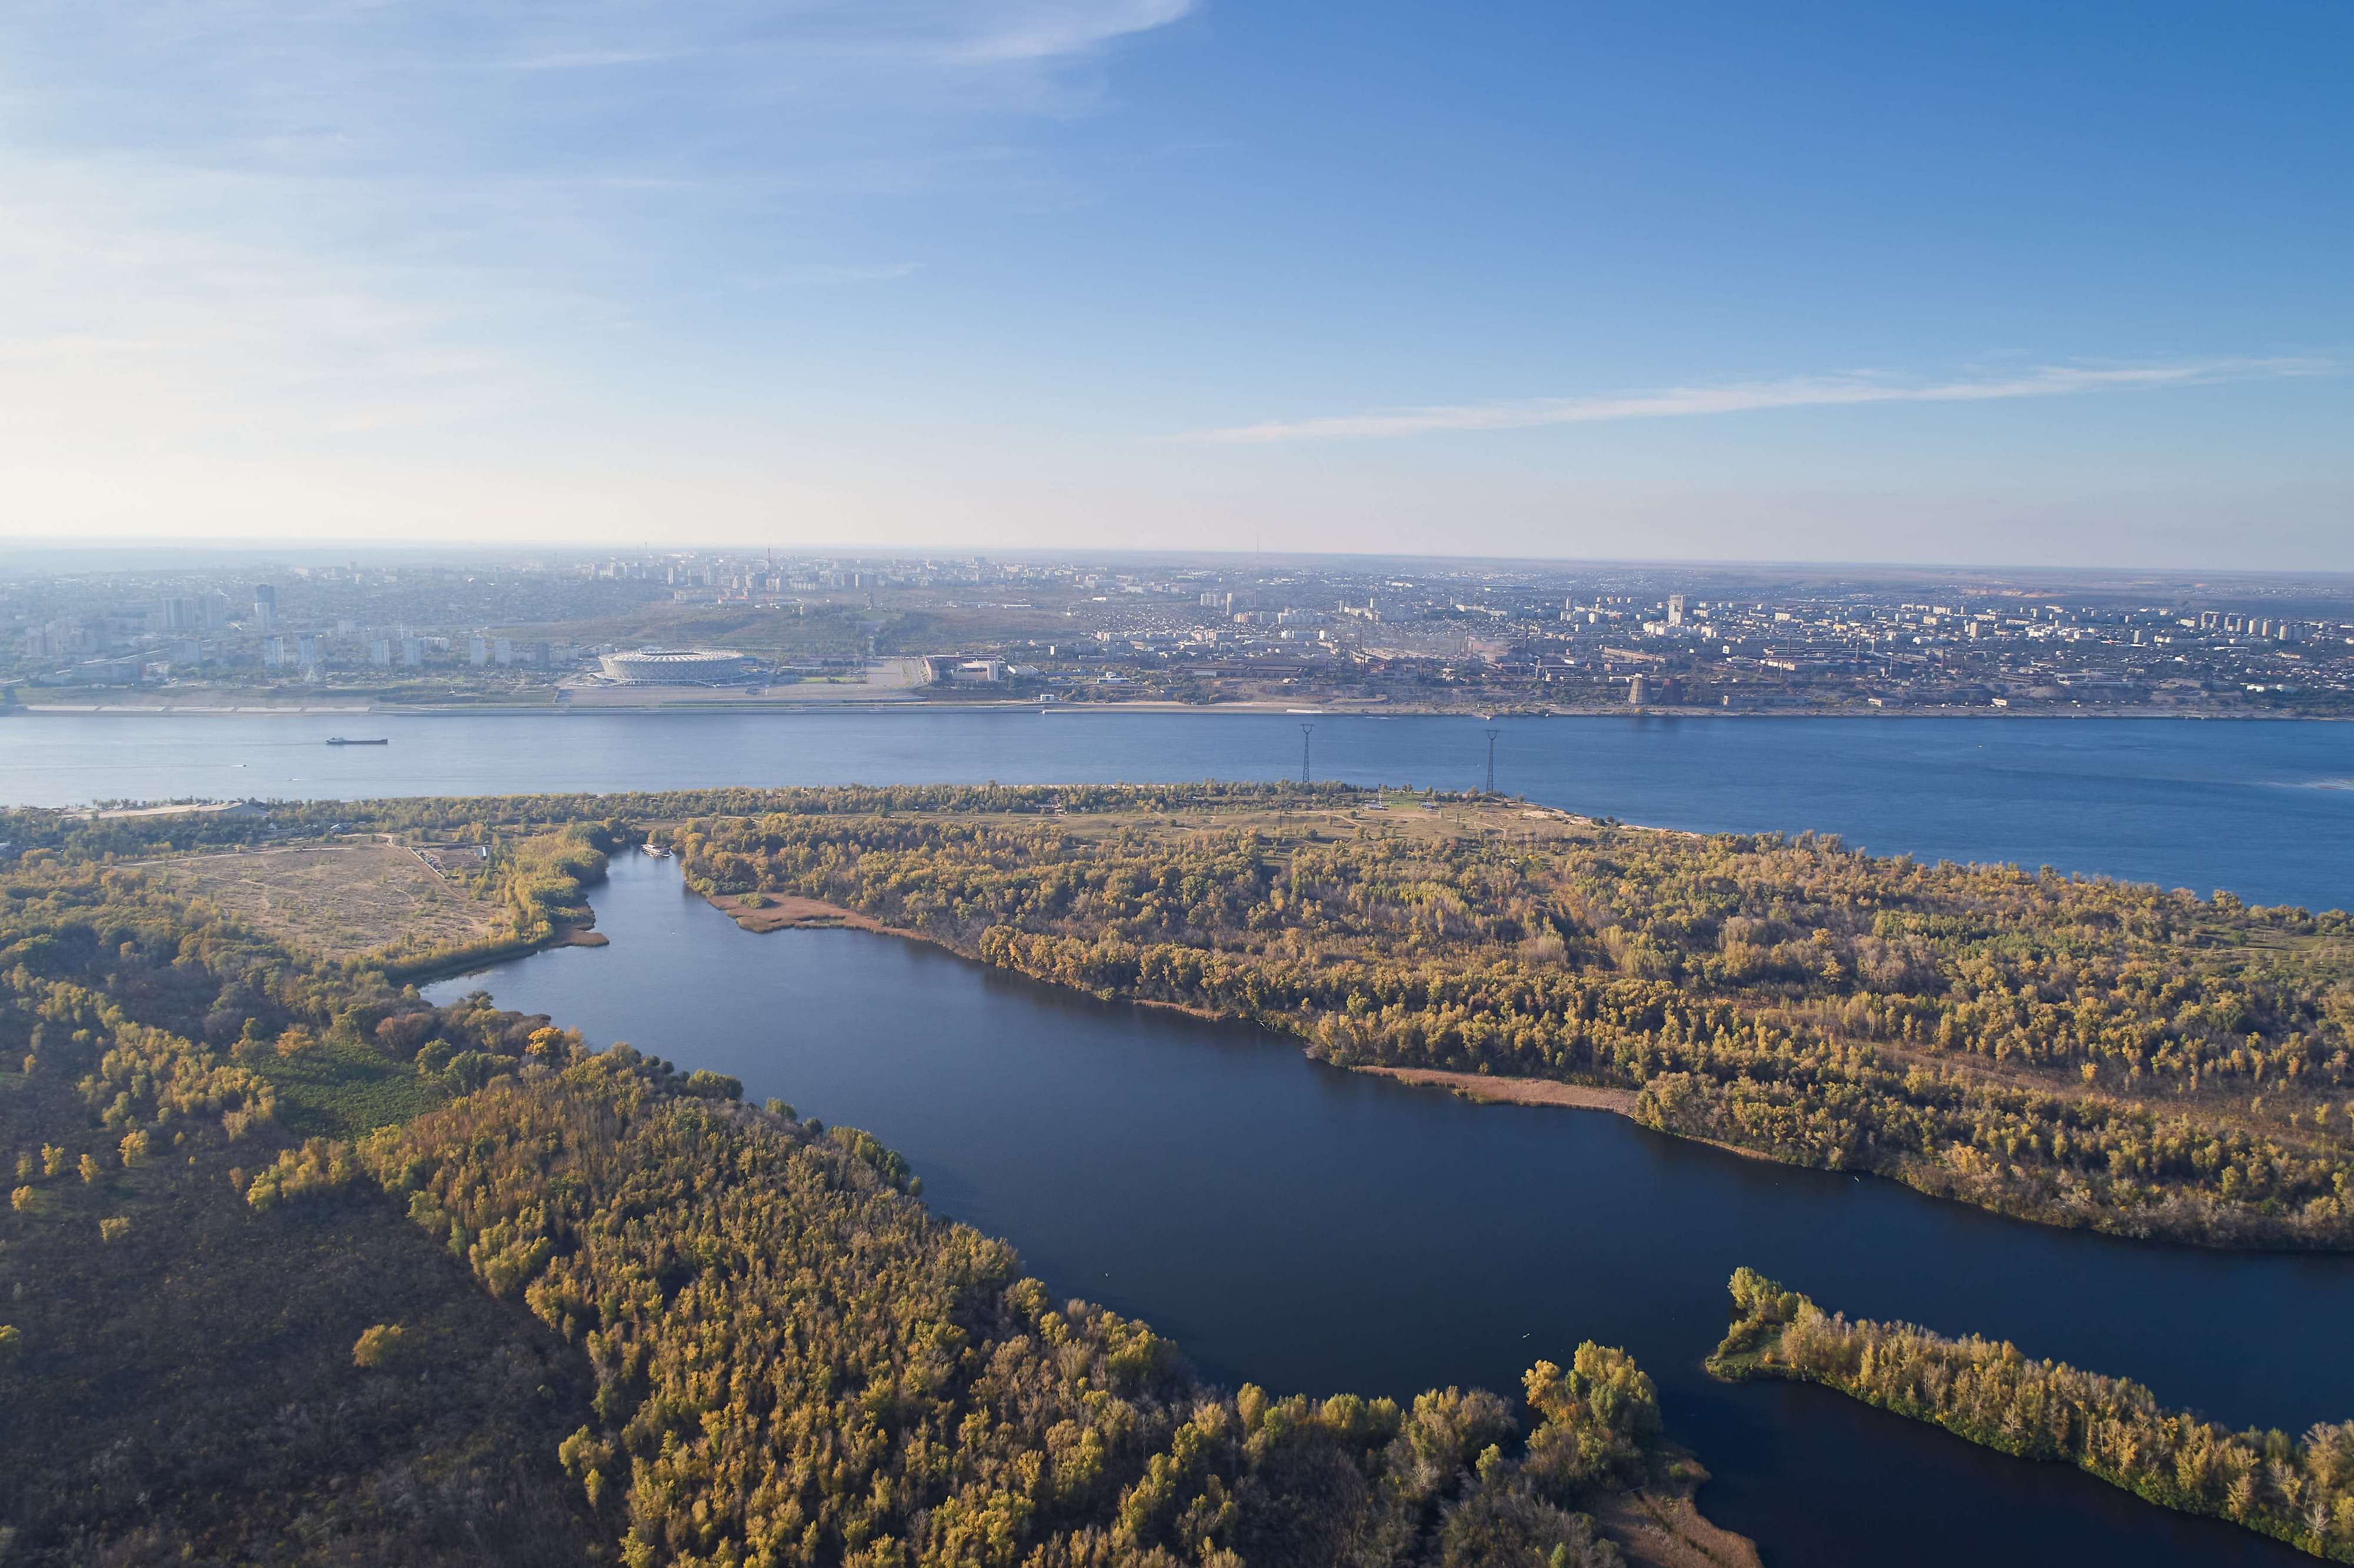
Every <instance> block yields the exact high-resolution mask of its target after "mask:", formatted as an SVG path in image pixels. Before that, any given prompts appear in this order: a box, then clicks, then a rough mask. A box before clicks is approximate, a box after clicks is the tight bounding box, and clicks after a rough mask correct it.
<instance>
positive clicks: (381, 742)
mask: <svg viewBox="0 0 2354 1568" xmlns="http://www.w3.org/2000/svg"><path fill="white" fill-rule="evenodd" d="M327 744H328V745H329V746H390V745H391V744H392V739H391V737H390V736H377V737H376V739H374V740H353V739H349V738H347V737H345V736H340V735H331V736H328V737H327Z"/></svg>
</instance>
